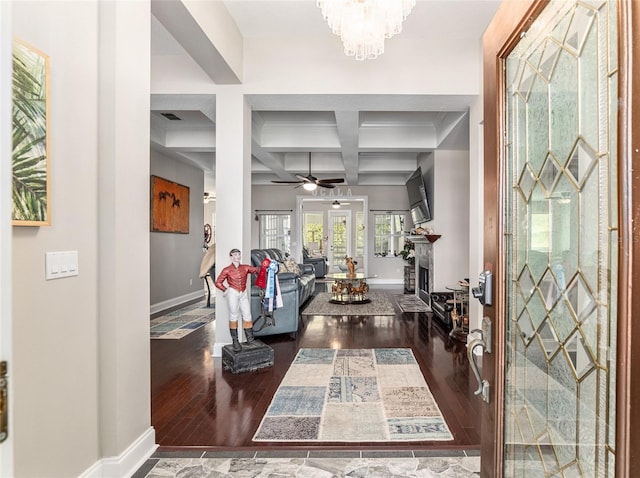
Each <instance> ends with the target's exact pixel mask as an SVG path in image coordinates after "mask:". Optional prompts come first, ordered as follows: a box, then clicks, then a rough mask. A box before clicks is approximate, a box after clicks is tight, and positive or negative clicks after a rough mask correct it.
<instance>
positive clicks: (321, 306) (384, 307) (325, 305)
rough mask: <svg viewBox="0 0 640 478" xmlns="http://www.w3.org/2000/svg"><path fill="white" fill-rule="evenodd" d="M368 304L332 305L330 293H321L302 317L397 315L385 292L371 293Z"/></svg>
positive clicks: (307, 306)
mask: <svg viewBox="0 0 640 478" xmlns="http://www.w3.org/2000/svg"><path fill="white" fill-rule="evenodd" d="M369 299H371V302H369V303H368V304H332V303H331V302H329V300H331V293H330V292H319V293H318V294H316V296H315V297H314V298H313V299H311V302H309V303H308V304H307V305H306V307H305V308H304V309H302V311H301V312H300V314H301V315H396V312H395V309H394V308H393V303H392V302H391V300H390V299H389V296H388V295H387V294H385V293H384V292H370V293H369Z"/></svg>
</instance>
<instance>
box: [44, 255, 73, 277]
mask: <svg viewBox="0 0 640 478" xmlns="http://www.w3.org/2000/svg"><path fill="white" fill-rule="evenodd" d="M77 275H78V251H61V252H47V253H45V279H46V280H52V279H62V278H63V277H71V276H77Z"/></svg>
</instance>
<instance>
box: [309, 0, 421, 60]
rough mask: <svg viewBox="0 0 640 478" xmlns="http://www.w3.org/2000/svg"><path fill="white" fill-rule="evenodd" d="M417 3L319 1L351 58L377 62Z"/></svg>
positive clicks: (396, 0)
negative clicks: (376, 59)
mask: <svg viewBox="0 0 640 478" xmlns="http://www.w3.org/2000/svg"><path fill="white" fill-rule="evenodd" d="M415 4H416V0H317V5H318V7H320V8H321V9H322V16H323V17H324V19H325V20H326V21H327V23H328V24H329V27H330V28H331V31H333V33H335V34H336V35H338V36H339V37H340V39H341V40H342V44H343V46H344V53H345V55H347V56H355V58H356V60H373V59H375V58H377V57H378V55H381V54H382V53H384V40H385V38H391V37H392V36H393V35H396V34H398V33H400V32H401V31H402V22H403V21H404V20H405V19H406V18H407V16H409V13H411V9H412V8H413V7H414V5H415Z"/></svg>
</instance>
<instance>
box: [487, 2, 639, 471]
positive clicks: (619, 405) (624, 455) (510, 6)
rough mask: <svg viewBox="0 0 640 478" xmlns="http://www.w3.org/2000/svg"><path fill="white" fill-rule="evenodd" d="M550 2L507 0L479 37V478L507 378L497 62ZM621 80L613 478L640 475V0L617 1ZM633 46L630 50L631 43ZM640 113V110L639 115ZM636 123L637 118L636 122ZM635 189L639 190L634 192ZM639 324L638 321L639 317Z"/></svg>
mask: <svg viewBox="0 0 640 478" xmlns="http://www.w3.org/2000/svg"><path fill="white" fill-rule="evenodd" d="M547 4H548V0H527V1H524V0H505V1H504V2H503V3H502V4H501V5H500V8H499V9H498V11H497V12H496V15H495V17H494V18H493V20H492V22H491V24H490V25H489V27H488V28H487V31H486V32H485V35H484V37H483V66H484V86H483V87H484V91H483V93H484V171H485V173H484V204H485V206H484V219H485V220H484V224H485V227H484V261H485V269H490V270H492V272H493V274H494V284H495V291H494V306H493V307H484V310H483V315H484V316H486V317H489V318H490V319H491V321H492V323H493V324H494V327H493V330H492V340H493V344H494V350H493V353H492V354H485V355H484V356H483V367H482V368H483V378H485V379H486V380H488V381H489V383H490V384H491V403H489V404H484V405H483V407H482V433H481V435H482V436H481V439H482V447H481V452H482V470H481V476H483V477H496V478H502V477H503V465H504V463H503V460H504V455H503V446H504V412H503V405H504V398H505V397H504V381H505V340H506V337H505V317H506V313H505V312H506V311H505V300H506V290H505V280H506V275H505V271H504V263H503V262H502V261H501V260H500V258H502V257H505V252H506V248H505V240H504V236H503V230H504V222H503V210H502V209H501V204H500V201H499V197H500V196H502V197H504V191H505V178H504V177H502V175H501V173H502V171H503V170H504V168H503V164H502V161H503V160H504V155H503V154H502V152H503V151H504V143H503V140H504V138H503V137H502V136H501V133H500V132H501V125H503V124H504V121H503V119H504V111H503V107H504V103H503V102H502V100H501V99H502V98H503V96H504V95H503V94H504V91H505V85H504V82H503V76H502V71H503V67H502V61H503V60H504V59H505V58H506V56H507V55H508V53H509V52H510V51H511V50H512V49H513V47H514V46H515V44H516V43H517V41H518V39H519V38H520V34H521V33H522V32H525V31H527V30H528V28H529V26H530V25H531V23H532V22H533V21H534V20H535V18H536V17H537V16H538V15H539V14H540V12H541V11H542V10H543V9H544V7H545V6H546V5H547ZM618 43H619V45H618V46H619V59H618V66H619V83H618V96H619V98H620V101H619V112H618V138H619V141H618V175H619V183H618V201H619V205H618V207H619V212H618V217H619V220H618V224H619V243H618V258H619V259H618V273H619V278H618V297H617V301H618V307H617V311H618V324H617V341H616V343H617V355H616V371H617V376H616V383H617V385H616V387H617V393H616V445H615V446H616V476H617V477H628V476H640V460H637V459H636V460H632V459H631V458H632V457H634V455H635V456H637V455H638V453H640V433H631V431H632V430H638V429H640V407H634V408H632V407H631V404H632V403H638V400H639V399H640V380H633V379H632V377H638V376H640V347H635V350H634V349H633V347H632V345H633V343H634V342H635V343H636V344H640V324H639V323H636V324H635V327H633V325H634V323H633V321H632V318H633V317H634V316H635V317H640V294H636V295H635V297H634V295H633V288H632V287H633V283H634V281H640V252H639V251H640V248H635V247H634V244H638V243H640V228H636V229H635V230H634V228H633V224H634V223H635V224H640V176H639V175H637V174H636V175H635V177H634V175H633V174H632V172H633V170H634V169H635V170H636V171H640V128H638V127H636V128H633V127H632V126H633V124H634V122H633V119H634V115H633V112H634V111H638V112H640V73H637V74H635V75H634V74H633V66H634V65H636V68H638V65H640V2H637V1H634V0H618ZM634 44H635V45H637V47H636V48H633V45H634ZM638 116H640V113H639V115H638ZM638 121H640V120H638ZM634 193H636V194H634ZM636 322H637V321H636Z"/></svg>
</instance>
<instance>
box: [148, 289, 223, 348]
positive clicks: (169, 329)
mask: <svg viewBox="0 0 640 478" xmlns="http://www.w3.org/2000/svg"><path fill="white" fill-rule="evenodd" d="M215 307H216V304H215V301H214V299H213V298H212V303H211V307H209V308H207V302H206V300H203V301H201V302H197V303H195V304H191V305H188V306H186V307H183V308H181V309H178V310H174V311H173V312H169V313H167V314H165V315H162V316H160V317H156V318H155V319H151V332H150V334H151V338H152V339H181V338H182V337H184V336H186V335H188V334H190V333H191V332H193V331H194V330H198V329H199V328H200V327H202V326H203V325H205V324H208V323H209V322H211V321H212V320H214V319H215V317H216V309H215Z"/></svg>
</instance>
